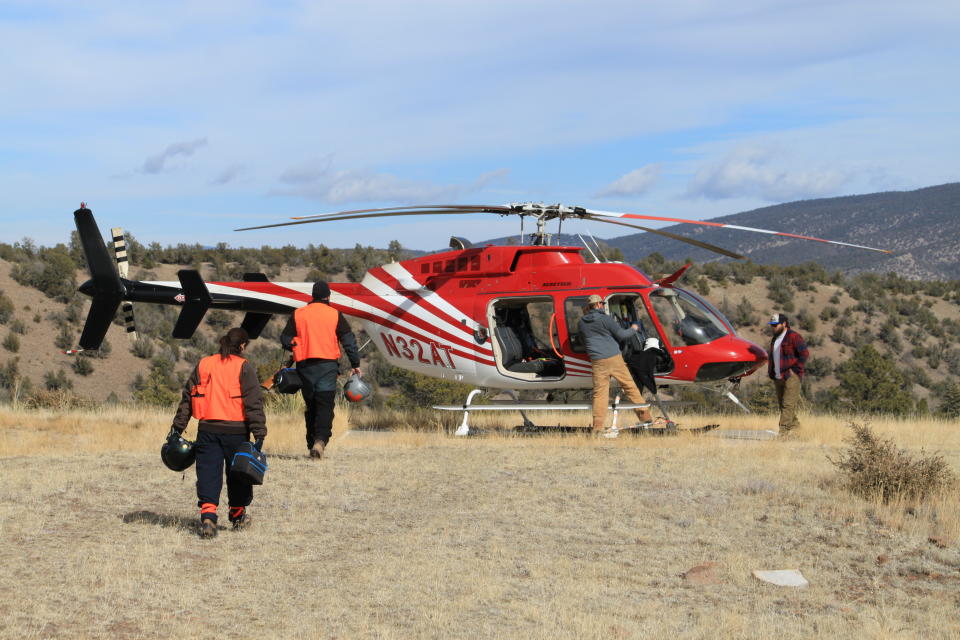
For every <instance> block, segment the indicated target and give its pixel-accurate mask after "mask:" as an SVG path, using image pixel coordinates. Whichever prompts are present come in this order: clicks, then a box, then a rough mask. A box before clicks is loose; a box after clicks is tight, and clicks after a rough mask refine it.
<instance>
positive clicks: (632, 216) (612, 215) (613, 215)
mask: <svg viewBox="0 0 960 640" xmlns="http://www.w3.org/2000/svg"><path fill="white" fill-rule="evenodd" d="M584 213H586V214H587V215H591V216H604V217H608V218H628V219H634V220H656V221H659V222H675V223H682V224H699V225H704V226H708V227H719V228H723V229H736V230H738V231H753V232H756V233H767V234H770V235H775V236H783V237H786V238H796V239H798V240H815V241H816V242H825V243H827V244H836V245H841V246H844V247H854V248H856V249H866V250H867V251H878V252H880V253H893V252H892V251H888V250H886V249H877V248H874V247H865V246H863V245H861V244H852V243H850V242H841V241H839V240H824V239H823V238H814V237H812V236H801V235H798V234H795V233H786V232H784V231H771V230H769V229H756V228H754V227H741V226H739V225H735V224H724V223H722V222H709V221H706V220H686V219H684V218H663V217H660V216H646V215H641V214H638V213H620V212H617V211H596V210H594V209H584Z"/></svg>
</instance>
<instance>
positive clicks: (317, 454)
mask: <svg viewBox="0 0 960 640" xmlns="http://www.w3.org/2000/svg"><path fill="white" fill-rule="evenodd" d="M310 457H311V458H316V459H317V460H320V459H321V458H323V442H321V441H319V440H317V441H316V442H314V443H313V446H312V447H310Z"/></svg>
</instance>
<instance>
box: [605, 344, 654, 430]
mask: <svg viewBox="0 0 960 640" xmlns="http://www.w3.org/2000/svg"><path fill="white" fill-rule="evenodd" d="M592 364H593V429H594V430H595V431H599V430H601V429H603V428H604V426H605V425H606V422H607V405H608V404H609V403H610V378H615V379H616V381H617V382H619V383H620V388H621V389H623V392H624V393H626V394H627V398H628V399H629V400H630V402H636V403H640V402H643V394H642V393H640V389H638V388H637V385H636V384H635V383H634V382H633V376H631V375H630V371H629V370H628V369H627V365H626V363H625V362H624V361H623V356H621V355H619V354H617V355H615V356H613V357H612V358H603V359H602V360H594V361H593V363H592ZM635 411H636V412H637V417H638V418H639V419H640V420H644V421H645V420H648V419H649V418H650V410H649V409H636V410H635Z"/></svg>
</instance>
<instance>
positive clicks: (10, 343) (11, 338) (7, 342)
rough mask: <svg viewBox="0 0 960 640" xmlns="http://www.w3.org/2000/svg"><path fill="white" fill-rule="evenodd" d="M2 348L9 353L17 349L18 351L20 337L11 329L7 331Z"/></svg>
mask: <svg viewBox="0 0 960 640" xmlns="http://www.w3.org/2000/svg"><path fill="white" fill-rule="evenodd" d="M3 348H4V349H6V350H7V351H9V352H10V353H16V352H17V351H20V338H18V337H17V334H15V333H14V332H12V331H11V332H10V333H8V334H7V337H6V338H5V339H4V341H3Z"/></svg>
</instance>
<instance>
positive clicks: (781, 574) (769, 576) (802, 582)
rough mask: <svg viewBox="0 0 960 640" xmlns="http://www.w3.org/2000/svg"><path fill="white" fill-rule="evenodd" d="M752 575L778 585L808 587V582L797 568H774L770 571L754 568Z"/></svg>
mask: <svg viewBox="0 0 960 640" xmlns="http://www.w3.org/2000/svg"><path fill="white" fill-rule="evenodd" d="M753 577H754V578H756V579H757V580H762V581H763V582H769V583H770V584H775V585H777V586H778V587H799V588H803V587H808V586H810V583H809V582H807V579H806V578H804V577H803V574H802V573H800V571H799V570H797V569H775V570H772V571H760V570H754V572H753Z"/></svg>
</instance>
